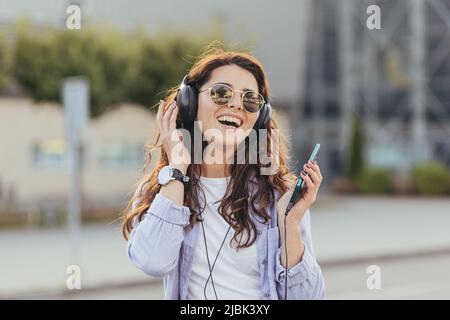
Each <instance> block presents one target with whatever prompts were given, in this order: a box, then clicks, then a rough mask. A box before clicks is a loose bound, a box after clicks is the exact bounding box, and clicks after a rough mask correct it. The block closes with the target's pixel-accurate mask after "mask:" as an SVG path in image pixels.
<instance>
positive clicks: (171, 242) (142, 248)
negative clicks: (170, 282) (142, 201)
mask: <svg viewBox="0 0 450 320" xmlns="http://www.w3.org/2000/svg"><path fill="white" fill-rule="evenodd" d="M135 203H136V202H135ZM189 216H190V211H189V208H188V207H185V206H179V205H177V204H175V203H174V202H173V201H172V200H170V199H168V198H167V197H165V196H163V195H162V194H160V193H158V194H157V195H156V196H155V199H154V200H153V202H152V203H151V205H150V207H149V209H148V211H147V213H145V215H144V218H143V219H142V220H141V221H140V222H139V223H138V224H137V225H135V226H134V228H133V230H132V231H131V233H130V235H129V237H128V244H127V254H128V258H129V260H130V261H131V263H132V264H133V265H134V266H136V267H137V268H138V269H140V270H142V271H143V272H144V273H146V274H148V275H150V276H152V277H163V276H165V275H167V274H169V273H171V272H172V270H174V268H175V267H176V266H177V264H178V259H179V254H180V248H181V244H182V242H183V239H184V232H185V227H186V226H187V225H189Z"/></svg>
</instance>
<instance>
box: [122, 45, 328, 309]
mask: <svg viewBox="0 0 450 320" xmlns="http://www.w3.org/2000/svg"><path fill="white" fill-rule="evenodd" d="M268 95H269V86H268V82H267V78H266V75H265V72H264V70H263V67H262V65H261V63H260V62H259V61H258V60H257V59H256V58H254V57H253V56H252V55H250V54H248V53H243V52H227V51H222V50H215V51H212V52H208V53H207V54H205V55H203V56H202V57H200V59H199V60H198V61H197V62H196V63H195V64H194V65H193V67H192V68H191V70H190V71H189V73H188V75H187V76H186V77H185V79H184V80H183V84H182V85H181V86H180V88H176V89H174V90H173V92H172V93H171V94H170V95H169V96H168V97H167V98H166V100H165V101H161V102H160V105H159V109H158V113H157V123H158V129H159V135H158V137H157V139H156V142H155V144H154V145H153V147H152V149H151V150H153V149H154V148H155V147H156V146H157V143H158V141H161V145H160V149H161V156H160V158H159V160H158V162H157V164H156V167H155V169H154V170H153V171H152V172H151V173H150V174H149V175H148V176H145V177H144V178H143V180H142V182H141V184H140V187H139V188H138V190H137V191H136V194H135V195H134V197H133V199H132V200H131V201H130V204H129V206H128V207H127V209H126V211H125V218H124V223H123V233H124V236H125V238H126V239H128V247H127V250H128V251H127V253H128V257H129V259H130V260H131V262H132V263H133V264H134V265H135V266H136V267H137V268H139V269H140V270H142V271H143V272H145V273H146V274H148V275H150V276H153V277H163V282H164V291H165V298H166V299H255V300H256V299H258V300H259V299H285V298H287V299H320V298H323V297H324V280H323V276H322V272H321V269H320V266H319V265H318V263H317V261H316V259H315V255H314V251H313V247H312V242H311V230H310V213H309V207H310V206H311V205H312V204H313V203H314V202H315V200H316V196H317V192H318V190H319V186H320V184H321V181H322V176H321V173H320V168H319V166H318V164H317V162H315V161H314V162H310V163H307V164H305V165H304V166H303V171H302V173H301V175H302V178H303V179H304V181H305V183H306V188H305V189H304V190H306V191H304V192H303V194H302V197H301V198H300V200H298V202H297V203H296V204H295V206H294V207H293V208H292V209H291V210H290V211H289V214H288V215H287V216H286V215H285V211H286V208H287V205H288V202H289V199H290V196H291V195H292V192H293V188H292V187H293V184H294V183H295V182H296V176H295V175H294V174H292V173H291V172H289V170H288V168H287V164H286V161H287V159H286V158H287V156H286V153H285V151H284V145H283V143H282V142H278V141H276V143H273V141H272V140H271V139H269V141H268V142H267V150H268V152H269V154H271V155H272V156H273V155H274V154H276V156H277V157H278V158H277V159H276V161H275V162H276V163H277V168H276V169H277V170H276V171H275V172H273V173H272V174H270V175H267V174H263V171H264V168H265V166H266V165H265V164H263V163H261V161H260V157H256V158H257V160H256V161H254V162H252V163H250V162H251V161H249V160H250V147H249V145H251V144H252V143H250V141H251V139H250V138H251V134H250V133H251V132H252V130H253V129H256V130H260V129H265V130H266V131H265V132H266V133H267V136H268V137H269V138H270V137H271V136H273V135H274V134H275V132H276V131H277V128H278V127H277V123H276V119H275V116H274V115H273V113H271V107H270V104H269V103H268ZM193 120H196V121H195V122H194V121H193ZM180 127H183V128H184V129H186V130H185V131H184V129H180ZM194 128H200V130H201V136H202V139H203V140H204V141H203V142H202V143H201V144H200V145H201V152H202V153H203V158H202V160H201V161H200V162H198V161H193V158H194V156H193V155H194V153H195V150H194V151H193V148H192V145H195V144H196V143H195V139H196V138H197V137H196V136H195V133H194ZM183 131H184V135H183ZM186 132H187V133H188V134H193V137H192V135H191V136H190V139H189V140H191V141H190V142H191V144H190V145H189V144H187V143H186V142H187V140H188V139H185V137H186ZM197 145H198V144H197ZM257 145H258V147H259V146H261V141H258V143H257ZM180 146H181V147H180ZM242 146H243V148H245V160H246V161H244V163H242V162H241V163H239V162H238V163H235V162H236V161H234V162H233V161H232V159H235V158H234V157H235V156H236V154H237V153H238V150H239V148H240V147H242ZM238 147H239V148H238ZM177 148H178V149H177ZM211 148H212V149H213V150H214V152H212V151H211V150H212V149H211ZM175 149H177V151H176V152H174V150H175ZM275 149H276V150H277V152H275ZM151 150H150V151H151ZM223 150H225V152H224V151H223ZM230 150H231V152H230ZM257 152H261V151H257ZM212 154H214V157H215V160H217V159H220V160H223V161H206V160H211V159H210V158H208V156H210V157H211V155H212ZM230 155H231V156H230ZM258 155H259V154H258ZM149 158H150V160H151V156H150V153H149ZM207 158H208V159H207ZM150 160H149V162H150ZM149 162H148V163H149ZM148 163H147V165H148ZM285 217H287V218H286V221H285ZM286 270H288V271H287V273H286ZM286 280H287V282H288V286H287V287H286V285H285V284H286Z"/></svg>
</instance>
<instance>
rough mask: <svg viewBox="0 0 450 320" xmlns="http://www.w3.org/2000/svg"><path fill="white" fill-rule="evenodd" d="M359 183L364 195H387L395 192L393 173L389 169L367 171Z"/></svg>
mask: <svg viewBox="0 0 450 320" xmlns="http://www.w3.org/2000/svg"><path fill="white" fill-rule="evenodd" d="M358 182H359V187H360V190H361V191H362V192H363V193H372V194H386V193H391V192H392V191H393V178H392V173H391V171H390V170H387V169H382V168H369V169H365V170H364V171H363V172H362V173H361V176H360V178H359V179H358Z"/></svg>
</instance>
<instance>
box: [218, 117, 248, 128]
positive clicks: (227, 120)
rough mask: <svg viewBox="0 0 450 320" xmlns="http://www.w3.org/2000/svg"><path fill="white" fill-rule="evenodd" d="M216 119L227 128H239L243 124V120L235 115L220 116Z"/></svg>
mask: <svg viewBox="0 0 450 320" xmlns="http://www.w3.org/2000/svg"><path fill="white" fill-rule="evenodd" d="M216 120H217V121H218V122H219V123H220V125H221V126H222V127H224V128H226V129H237V128H239V127H240V126H241V125H242V121H241V120H240V119H238V118H235V117H229V116H219V117H217V119H216Z"/></svg>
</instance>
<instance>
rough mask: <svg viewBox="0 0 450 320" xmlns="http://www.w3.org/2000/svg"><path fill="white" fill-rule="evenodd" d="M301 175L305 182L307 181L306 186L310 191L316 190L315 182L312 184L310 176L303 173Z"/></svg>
mask: <svg viewBox="0 0 450 320" xmlns="http://www.w3.org/2000/svg"><path fill="white" fill-rule="evenodd" d="M300 175H301V176H302V178H303V180H305V183H306V186H307V187H308V189H310V190H311V189H312V188H314V182H312V180H311V178H310V177H308V175H307V174H306V173H305V172H304V171H302V173H300Z"/></svg>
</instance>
